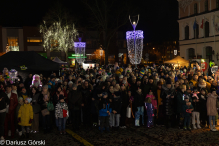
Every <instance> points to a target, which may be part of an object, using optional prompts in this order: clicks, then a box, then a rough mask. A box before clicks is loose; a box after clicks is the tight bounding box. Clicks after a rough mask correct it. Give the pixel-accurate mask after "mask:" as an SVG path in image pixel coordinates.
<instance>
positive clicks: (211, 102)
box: [207, 89, 217, 131]
mask: <svg viewBox="0 0 219 146" xmlns="http://www.w3.org/2000/svg"><path fill="white" fill-rule="evenodd" d="M207 97H208V98H207V115H208V116H209V124H210V130H211V131H217V129H216V128H215V117H216V115H217V107H216V101H217V93H216V89H212V90H211V93H210V94H208V95H207ZM211 120H213V125H212V123H211Z"/></svg>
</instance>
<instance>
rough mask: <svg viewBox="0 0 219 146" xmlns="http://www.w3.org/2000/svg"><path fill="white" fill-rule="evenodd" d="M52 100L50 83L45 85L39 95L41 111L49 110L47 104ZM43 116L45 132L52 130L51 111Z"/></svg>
mask: <svg viewBox="0 0 219 146" xmlns="http://www.w3.org/2000/svg"><path fill="white" fill-rule="evenodd" d="M49 101H50V93H49V89H48V85H44V86H43V89H42V92H41V94H40V95H39V100H38V104H39V105H40V109H41V113H42V112H43V111H45V110H47V105H48V103H49ZM48 113H49V114H47V115H44V116H42V120H43V129H44V133H45V134H46V133H48V132H50V112H48Z"/></svg>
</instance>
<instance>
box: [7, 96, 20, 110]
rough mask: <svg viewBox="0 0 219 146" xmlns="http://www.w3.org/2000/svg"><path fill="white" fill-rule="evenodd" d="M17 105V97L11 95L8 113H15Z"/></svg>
mask: <svg viewBox="0 0 219 146" xmlns="http://www.w3.org/2000/svg"><path fill="white" fill-rule="evenodd" d="M17 105H18V100H17V95H16V94H14V93H11V97H10V103H9V110H8V113H9V114H11V113H13V112H15V109H16V107H17Z"/></svg>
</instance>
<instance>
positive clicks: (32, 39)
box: [27, 37, 42, 43]
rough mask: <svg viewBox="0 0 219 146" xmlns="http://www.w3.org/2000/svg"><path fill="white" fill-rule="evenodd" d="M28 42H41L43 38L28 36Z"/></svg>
mask: <svg viewBox="0 0 219 146" xmlns="http://www.w3.org/2000/svg"><path fill="white" fill-rule="evenodd" d="M27 42H28V43H41V42H42V38H41V37H28V38H27Z"/></svg>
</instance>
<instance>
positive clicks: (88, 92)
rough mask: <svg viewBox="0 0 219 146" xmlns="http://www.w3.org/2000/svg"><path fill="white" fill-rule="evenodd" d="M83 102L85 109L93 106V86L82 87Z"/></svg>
mask: <svg viewBox="0 0 219 146" xmlns="http://www.w3.org/2000/svg"><path fill="white" fill-rule="evenodd" d="M81 92H82V102H83V104H84V108H89V107H90V106H91V101H92V100H91V98H92V96H93V93H92V92H93V86H92V85H91V84H89V86H88V88H86V87H85V86H82V89H81Z"/></svg>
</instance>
